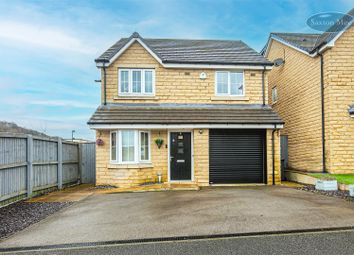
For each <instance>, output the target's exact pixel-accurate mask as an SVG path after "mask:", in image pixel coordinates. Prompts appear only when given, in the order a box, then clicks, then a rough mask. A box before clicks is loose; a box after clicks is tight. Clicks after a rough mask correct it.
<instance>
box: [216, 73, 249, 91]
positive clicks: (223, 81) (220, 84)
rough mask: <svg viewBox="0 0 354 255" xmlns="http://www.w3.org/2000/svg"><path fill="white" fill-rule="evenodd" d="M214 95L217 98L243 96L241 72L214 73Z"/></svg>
mask: <svg viewBox="0 0 354 255" xmlns="http://www.w3.org/2000/svg"><path fill="white" fill-rule="evenodd" d="M215 87H216V95H218V96H243V95H244V77H243V72H241V71H235V72H229V71H218V72H216V73H215Z"/></svg>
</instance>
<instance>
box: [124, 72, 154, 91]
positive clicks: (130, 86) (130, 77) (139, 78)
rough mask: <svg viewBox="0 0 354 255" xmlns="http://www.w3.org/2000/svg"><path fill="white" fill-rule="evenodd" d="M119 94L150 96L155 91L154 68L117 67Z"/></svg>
mask: <svg viewBox="0 0 354 255" xmlns="http://www.w3.org/2000/svg"><path fill="white" fill-rule="evenodd" d="M118 78H119V79H118V91H119V95H133V96H152V95H154V93H155V70H154V69H131V68H130V69H119V71H118Z"/></svg>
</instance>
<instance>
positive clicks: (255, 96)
mask: <svg viewBox="0 0 354 255" xmlns="http://www.w3.org/2000/svg"><path fill="white" fill-rule="evenodd" d="M123 67H124V68H154V69H155V75H156V87H155V90H156V96H155V97H153V98H146V97H145V98H143V99H131V98H124V97H118V68H123ZM201 72H205V73H207V79H205V80H201V79H200V78H199V75H200V73H201ZM186 73H188V75H187V74H186ZM214 74H215V70H193V69H166V68H164V67H162V66H161V65H160V64H159V63H158V62H157V61H156V60H155V59H154V58H153V57H152V56H151V55H150V54H149V53H148V52H147V51H146V50H145V49H144V48H143V47H142V46H141V45H140V44H139V43H137V42H135V43H134V44H133V45H132V46H130V47H129V49H127V50H126V51H125V52H124V53H123V54H122V55H121V56H120V57H119V58H118V59H117V60H116V61H115V62H114V63H113V64H112V65H111V66H109V67H108V68H107V102H119V103H124V102H127V103H128V102H129V103H132V102H134V103H146V102H149V103H215V104H217V103H222V104H230V103H237V104H248V103H252V104H261V103H262V71H259V70H252V71H245V88H246V93H245V97H244V98H241V100H220V98H218V99H216V98H215V75H214ZM102 80H103V79H102ZM265 84H267V82H266V83H265ZM102 87H103V86H102ZM102 95H103V93H102ZM266 98H267V95H266Z"/></svg>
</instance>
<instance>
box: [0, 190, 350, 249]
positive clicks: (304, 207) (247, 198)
mask: <svg viewBox="0 0 354 255" xmlns="http://www.w3.org/2000/svg"><path fill="white" fill-rule="evenodd" d="M349 226H351V227H354V204H353V203H351V202H347V201H345V200H342V199H338V198H332V197H326V196H322V195H318V194H313V193H310V192H306V191H301V190H296V189H294V188H287V187H280V186H277V187H267V186H263V187H228V188H221V187H218V188H207V189H202V190H200V191H165V192H147V193H118V194H93V195H92V196H90V197H87V198H86V199H84V200H81V201H79V202H77V203H76V204H74V205H72V206H71V207H69V208H67V209H64V210H63V211H60V212H58V213H56V214H54V215H52V216H50V217H48V218H46V219H45V220H43V221H41V222H39V223H38V224H35V225H33V226H31V227H29V228H27V229H25V230H24V231H22V232H20V233H18V234H16V235H14V236H12V237H10V238H8V239H6V240H4V241H2V242H1V243H0V248H5V247H21V246H38V245H54V244H69V243H83V242H99V241H112V240H131V239H144V238H159V237H176V236H198V235H218V234H235V233H251V232H253V233H254V232H268V231H289V230H306V229H315V228H331V227H333V228H338V227H349Z"/></svg>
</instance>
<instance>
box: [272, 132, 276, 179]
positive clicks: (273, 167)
mask: <svg viewBox="0 0 354 255" xmlns="http://www.w3.org/2000/svg"><path fill="white" fill-rule="evenodd" d="M276 131H277V125H274V129H273V131H272V185H275V155H274V154H275V141H274V140H275V138H274V134H275V132H276Z"/></svg>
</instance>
